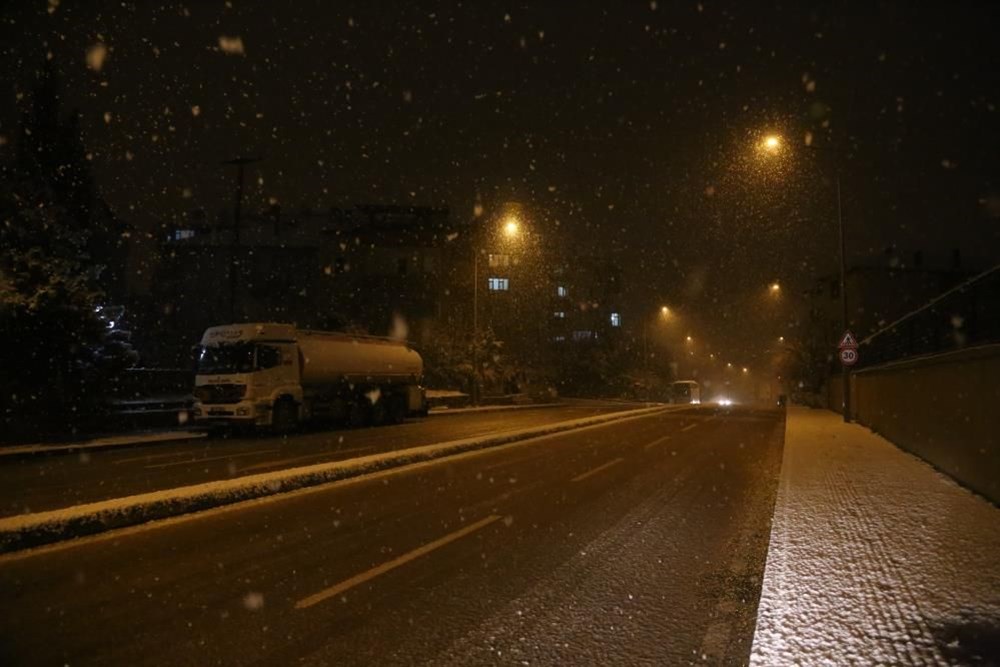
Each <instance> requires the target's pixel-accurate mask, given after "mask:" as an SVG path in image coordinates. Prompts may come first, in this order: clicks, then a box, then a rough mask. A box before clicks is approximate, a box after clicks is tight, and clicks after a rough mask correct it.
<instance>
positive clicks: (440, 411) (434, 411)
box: [427, 403, 569, 417]
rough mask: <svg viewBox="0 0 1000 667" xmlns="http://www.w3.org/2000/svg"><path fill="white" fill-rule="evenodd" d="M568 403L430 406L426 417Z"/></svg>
mask: <svg viewBox="0 0 1000 667" xmlns="http://www.w3.org/2000/svg"><path fill="white" fill-rule="evenodd" d="M568 405H569V403H530V404H526V405H480V406H478V407H468V408H431V410H430V411H429V412H428V413H427V416H428V417H447V416H448V415H475V414H479V413H481V412H500V411H503V410H531V409H532V408H534V409H537V410H541V409H545V408H564V407H566V406H568Z"/></svg>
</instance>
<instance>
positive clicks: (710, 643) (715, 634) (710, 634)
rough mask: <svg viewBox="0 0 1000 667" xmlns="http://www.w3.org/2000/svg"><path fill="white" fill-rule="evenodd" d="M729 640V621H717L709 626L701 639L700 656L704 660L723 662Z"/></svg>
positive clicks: (716, 662) (714, 662) (715, 662)
mask: <svg viewBox="0 0 1000 667" xmlns="http://www.w3.org/2000/svg"><path fill="white" fill-rule="evenodd" d="M728 642H729V622H728V621H716V622H715V623H712V624H711V625H709V626H708V630H706V631H705V636H704V638H702V640H701V648H700V649H699V651H698V654H699V655H698V657H699V658H701V659H702V661H705V662H710V663H712V664H721V663H722V661H723V658H725V656H726V646H727V645H728Z"/></svg>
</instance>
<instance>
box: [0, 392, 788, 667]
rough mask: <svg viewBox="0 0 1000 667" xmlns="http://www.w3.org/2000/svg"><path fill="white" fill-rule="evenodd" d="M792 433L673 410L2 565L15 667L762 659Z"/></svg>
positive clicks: (777, 426) (759, 421)
mask: <svg viewBox="0 0 1000 667" xmlns="http://www.w3.org/2000/svg"><path fill="white" fill-rule="evenodd" d="M783 434H784V423H783V419H782V414H781V413H779V412H777V411H758V410H751V409H745V408H733V409H730V410H726V411H721V412H716V411H715V410H713V409H711V408H702V409H697V410H687V411H683V412H666V413H661V414H657V415H653V416H645V417H637V418H633V419H629V420H626V421H621V422H617V423H613V424H609V425H602V426H595V427H590V428H587V429H583V430H578V431H575V432H571V433H565V434H559V435H554V436H547V437H544V438H538V439H534V440H530V441H525V442H521V443H516V444H511V445H506V446H504V447H499V448H495V449H490V450H484V451H479V452H473V453H468V454H463V455H461V456H458V457H454V458H451V459H447V460H441V461H435V462H431V463H424V464H418V465H414V466H408V467H406V468H400V469H396V470H393V471H386V472H383V473H379V474H376V475H372V476H369V477H364V478H356V479H353V480H345V481H342V482H336V483H332V484H328V485H325V486H322V487H315V488H312V489H306V490H302V491H298V492H295V493H292V494H287V495H284V496H276V497H271V498H267V499H263V500H258V501H252V502H248V503H243V504H239V505H234V506H229V507H227V508H220V509H216V510H210V511H207V512H204V513H202V514H198V515H191V516H187V517H180V518H178V519H171V520H167V521H163V522H159V523H155V524H148V525H146V526H142V527H137V528H130V529H125V530H121V531H117V532H113V533H106V534H104V535H101V536H95V537H91V538H86V539H83V540H79V541H77V542H75V543H65V544H63V545H57V546H55V547H46V548H42V549H40V550H37V551H35V552H27V553H24V554H19V555H11V556H5V557H2V558H0V605H2V609H0V619H2V620H0V623H2V630H0V664H4V665H20V664H53V665H54V664H64V663H68V664H100V665H136V664H170V665H211V664H224V665H243V664H262V665H263V664H269V665H286V664H305V665H332V664H336V665H345V664H373V665H375V664H377V665H394V664H398V665H411V664H435V665H439V664H445V665H449V664H450V665H480V664H481V665H495V664H504V665H506V664H512V665H513V664H566V665H592V664H593V665H597V664H600V665H616V664H622V665H626V664H627V665H641V664H646V665H665V664H687V663H703V662H708V663H709V664H739V663H743V662H745V661H746V660H747V658H748V656H749V651H750V642H751V640H752V637H753V629H754V617H755V613H756V607H757V600H758V597H759V593H760V581H761V576H762V573H763V567H764V559H765V556H766V552H767V539H768V534H769V523H770V517H771V514H772V508H773V502H774V497H775V492H776V485H777V478H778V471H779V467H780V460H781V448H782V444H783Z"/></svg>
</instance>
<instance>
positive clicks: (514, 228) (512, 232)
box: [503, 216, 521, 238]
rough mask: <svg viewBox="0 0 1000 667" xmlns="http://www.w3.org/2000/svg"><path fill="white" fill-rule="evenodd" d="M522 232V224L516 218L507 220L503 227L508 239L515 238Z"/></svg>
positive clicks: (512, 217)
mask: <svg viewBox="0 0 1000 667" xmlns="http://www.w3.org/2000/svg"><path fill="white" fill-rule="evenodd" d="M520 231H521V224H520V223H519V222H518V221H517V218H515V217H514V216H510V217H509V218H507V220H506V221H505V222H504V225H503V233H504V234H505V235H506V236H507V238H514V237H515V236H517V235H518V234H519V233H520Z"/></svg>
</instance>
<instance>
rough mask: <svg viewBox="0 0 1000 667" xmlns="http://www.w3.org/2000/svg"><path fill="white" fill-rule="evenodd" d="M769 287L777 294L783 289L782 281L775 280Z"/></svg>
mask: <svg viewBox="0 0 1000 667" xmlns="http://www.w3.org/2000/svg"><path fill="white" fill-rule="evenodd" d="M768 289H770V290H771V294H777V293H778V292H780V291H781V283H779V282H777V281H775V282H773V283H771V285H770V287H769V288H768Z"/></svg>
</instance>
